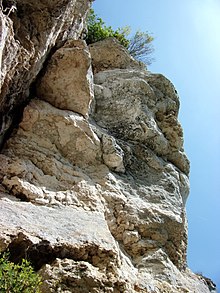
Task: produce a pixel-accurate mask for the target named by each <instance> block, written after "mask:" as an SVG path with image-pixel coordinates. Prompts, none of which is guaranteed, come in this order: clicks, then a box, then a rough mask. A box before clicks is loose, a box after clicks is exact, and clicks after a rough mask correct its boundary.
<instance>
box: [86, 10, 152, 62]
mask: <svg viewBox="0 0 220 293" xmlns="http://www.w3.org/2000/svg"><path fill="white" fill-rule="evenodd" d="M87 29H88V33H87V37H86V42H87V44H92V43H95V42H98V41H101V40H104V39H106V38H109V37H115V38H116V39H117V40H118V41H119V42H120V44H121V45H123V46H124V47H125V48H126V49H128V51H129V53H130V54H131V56H132V57H134V58H135V59H137V60H140V61H142V62H144V63H145V64H147V65H149V64H151V63H152V61H153V58H152V57H151V54H152V52H153V51H154V48H153V46H152V41H153V40H154V38H153V37H152V36H151V35H150V34H149V33H148V32H141V31H137V32H136V33H135V34H134V36H133V37H129V35H130V32H131V29H130V27H129V26H126V27H123V28H118V29H116V30H114V29H113V28H112V27H111V26H107V25H106V24H105V22H104V21H103V20H102V19H101V18H100V17H98V16H97V15H96V14H95V12H94V10H93V9H91V10H90V13H89V16H88V20H87Z"/></svg>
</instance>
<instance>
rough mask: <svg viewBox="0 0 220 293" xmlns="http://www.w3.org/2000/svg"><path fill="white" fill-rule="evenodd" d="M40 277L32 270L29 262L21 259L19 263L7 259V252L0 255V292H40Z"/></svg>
mask: <svg viewBox="0 0 220 293" xmlns="http://www.w3.org/2000/svg"><path fill="white" fill-rule="evenodd" d="M40 284H41V277H40V276H39V275H38V274H37V273H36V272H34V269H33V267H32V266H31V264H30V262H28V261H27V260H25V259H23V260H22V262H21V264H14V263H13V262H10V261H9V254H8V253H3V254H2V255H1V256H0V292H1V293H21V292H22V293H40V289H39V286H40Z"/></svg>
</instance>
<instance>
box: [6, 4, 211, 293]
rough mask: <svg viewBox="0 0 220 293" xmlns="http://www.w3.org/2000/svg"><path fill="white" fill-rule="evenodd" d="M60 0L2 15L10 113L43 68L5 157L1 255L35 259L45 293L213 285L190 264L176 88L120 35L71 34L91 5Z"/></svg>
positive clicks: (145, 292) (200, 292)
mask: <svg viewBox="0 0 220 293" xmlns="http://www.w3.org/2000/svg"><path fill="white" fill-rule="evenodd" d="M61 2H62V5H61ZM61 2H60V1H59V2H56V1H46V0H45V1H43V0H42V1H40V2H39V3H38V4H39V5H38V6H37V8H36V7H35V6H34V5H35V2H34V1H27V2H25V1H17V4H16V5H17V6H16V7H17V9H18V10H17V12H16V13H17V14H15V15H14V16H13V15H11V14H10V16H11V17H10V19H9V17H8V16H6V11H8V10H7V8H6V7H4V9H5V12H4V15H3V14H2V19H3V22H4V25H5V27H7V30H6V31H5V30H3V31H4V32H6V33H5V37H4V36H3V37H4V40H5V41H4V42H3V45H4V48H5V49H4V52H3V55H2V56H3V59H2V60H3V61H2V62H3V64H4V66H3V67H2V68H3V70H2V73H1V74H2V76H3V77H4V78H3V79H2V80H1V81H2V94H3V96H4V93H5V96H4V97H3V98H2V104H1V105H2V106H1V107H2V108H1V109H2V111H3V112H4V115H6V112H7V111H6V110H7V109H8V111H9V108H8V106H7V105H9V104H8V103H9V102H7V101H8V100H10V99H9V97H11V100H10V101H11V102H10V103H12V104H11V105H12V108H10V111H11V109H14V107H16V105H18V103H19V101H18V100H16V99H17V98H15V99H14V98H13V97H15V96H13V93H16V91H19V89H21V91H22V95H21V96H22V99H25V97H26V96H28V89H29V85H30V84H31V83H32V82H33V80H34V79H35V78H36V76H37V75H38V72H39V70H40V68H41V67H44V68H43V71H42V72H41V73H40V75H38V76H37V80H36V83H35V89H34V91H33V92H34V93H35V96H34V97H32V98H31V99H30V102H29V103H27V106H26V107H25V109H24V111H23V116H22V121H21V122H20V124H19V127H18V129H16V130H14V132H13V134H12V135H11V137H10V138H9V139H8V140H7V143H6V144H5V145H4V148H3V150H2V152H1V154H0V183H1V184H0V209H1V213H0V251H5V250H6V249H9V251H10V253H11V259H12V260H13V261H15V262H17V261H19V260H20V259H22V258H23V257H28V259H29V260H30V261H31V262H32V264H33V266H34V268H35V270H36V271H38V272H39V273H40V274H41V275H42V278H43V284H42V288H41V289H42V292H74V293H79V292H94V293H95V292H100V293H101V292H114V293H121V292H131V293H132V292H133V293H134V292H142V293H160V292H195V293H208V292H210V290H209V287H208V285H207V283H206V281H205V280H204V279H202V278H200V277H198V276H196V275H194V274H193V273H192V272H191V271H190V270H189V269H188V268H187V263H186V249H187V221H186V215H185V202H186V200H187V196H188V193H189V180H188V174H189V162H188V159H187V157H186V155H185V153H184V150H183V132H182V128H181V126H180V124H179V122H178V110H179V98H178V95H177V92H176V90H175V88H174V86H173V85H172V84H171V82H170V81H169V80H167V78H165V77H164V76H162V75H160V74H152V73H150V72H149V71H147V70H146V69H145V67H144V66H143V64H140V63H139V62H137V61H135V60H134V59H132V58H131V57H130V56H129V54H128V53H127V51H126V50H124V48H122V47H121V46H120V45H119V44H118V43H117V42H116V41H115V40H114V39H108V40H105V41H103V42H99V43H96V44H93V45H92V46H90V48H88V47H87V46H86V44H85V42H84V41H82V40H73V39H76V38H78V37H79V35H80V34H81V32H82V28H83V22H84V17H85V13H86V11H87V8H88V6H89V3H88V2H87V1H61ZM34 7H35V8H36V15H35V14H34V12H33V11H34ZM43 8H44V9H43ZM55 8H56V9H55ZM31 11H32V14H31ZM70 11H71V17H70ZM58 12H59V13H58ZM61 12H62V13H61ZM19 13H20V15H22V13H23V15H24V18H22V23H21V27H22V29H21V30H19V26H16V32H15V27H14V28H13V23H14V24H15V23H18V19H17V18H16V17H18V15H19ZM26 14H27V15H26ZM30 15H32V16H33V17H38V18H37V19H36V20H35V18H34V19H33V20H32V18H30ZM15 16H16V17H15ZM25 16H26V17H27V19H26V17H25ZM39 17H41V18H40V19H41V21H39ZM51 17H52V19H56V20H57V22H58V23H59V25H58V23H57V22H55V23H54V24H52V23H51ZM19 21H20V22H21V18H20V20H19ZM35 21H36V22H35ZM3 22H2V23H3ZM30 25H31V27H30ZM58 27H59V29H58V30H57V28H58ZM24 28H25V29H24ZM9 32H10V33H9ZM24 32H26V37H24V39H22V38H21V35H23V33H24ZM37 32H40V33H39V34H38V33H37ZM7 34H8V35H7ZM15 35H16V36H19V38H21V39H22V40H25V42H27V44H26V43H25V44H26V47H25V46H24V43H23V45H22V46H23V47H25V50H29V51H28V52H29V53H28V54H26V55H22V56H27V59H28V60H27V64H26V63H24V62H23V61H22V62H21V64H22V66H21V67H18V69H17V73H16V74H15V72H14V71H13V70H12V63H13V62H14V60H18V59H19V58H20V57H19V56H20V55H19V54H20V53H18V52H16V50H13V53H14V55H12V53H10V52H7V51H6V49H7V48H8V50H9V46H8V45H5V44H7V42H8V43H11V44H14V46H18V40H17V39H16V40H15ZM28 36H31V37H28ZM10 38H11V39H10ZM67 38H71V40H68V41H67V42H65V44H63V41H64V40H65V39H67ZM33 40H35V42H36V43H35V45H33V46H32V45H31V44H32V43H34V41H33ZM19 42H21V40H19ZM19 44H20V43H19ZM36 44H38V47H37V46H36ZM19 46H20V45H19ZM28 46H30V47H28ZM31 46H32V47H31ZM54 46H55V47H54ZM52 47H54V52H53V54H52V53H51V56H50V58H49V60H48V61H47V62H46V63H45V62H44V61H45V60H46V58H47V56H48V53H49V51H50V50H51V48H52ZM10 48H11V47H10ZM19 48H21V47H19ZM27 48H29V49H27ZM30 48H32V49H30ZM55 48H56V49H55ZM19 52H20V51H19ZM30 52H32V53H30ZM30 54H33V56H35V57H33V59H32V57H30ZM36 56H38V57H37V58H36ZM115 56H117V58H115ZM7 58H8V59H7ZM6 60H8V61H7V62H6ZM31 60H32V61H31ZM14 64H17V63H16V62H15V63H14ZM10 66H11V67H10ZM16 66H17V65H16ZM24 66H25V67H26V66H29V67H28V68H29V70H28V71H27V72H26V74H24V72H25V70H26V69H25V68H24ZM6 67H7V68H6ZM4 68H6V69H4ZM92 68H93V72H94V73H95V74H94V76H93V74H92ZM8 75H9V76H10V78H9V79H10V82H7V76H8ZM18 84H19V85H18ZM6 97H8V98H6ZM16 97H18V96H17V95H16ZM4 107H5V108H4ZM10 111H9V112H8V113H13V111H12V112H10ZM4 115H2V120H4V119H6V118H4V117H6V116H4ZM7 115H9V114H7ZM7 117H9V116H7ZM4 121H6V120H4ZM7 121H10V120H7ZM8 123H9V122H8ZM6 124H7V123H6ZM3 128H4V127H3ZM6 128H7V127H6ZM6 128H4V131H5V130H6Z"/></svg>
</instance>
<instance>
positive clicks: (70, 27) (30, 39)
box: [0, 0, 90, 144]
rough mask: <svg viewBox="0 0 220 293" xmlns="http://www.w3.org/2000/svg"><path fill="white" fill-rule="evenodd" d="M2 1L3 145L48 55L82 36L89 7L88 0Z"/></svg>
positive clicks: (0, 113) (0, 107)
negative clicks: (68, 41)
mask: <svg viewBox="0 0 220 293" xmlns="http://www.w3.org/2000/svg"><path fill="white" fill-rule="evenodd" d="M1 2H2V4H1V7H0V66H1V78H0V144H1V142H2V141H3V139H4V135H5V133H6V132H7V130H8V129H9V128H10V126H11V124H12V122H13V120H14V118H15V117H16V116H17V115H19V111H20V110H21V109H22V105H23V104H24V103H25V102H26V100H27V98H28V97H29V89H30V85H31V84H32V83H33V81H34V80H35V78H36V76H37V75H38V73H39V71H40V70H41V69H42V67H43V64H44V63H45V60H46V59H47V58H48V55H49V54H50V53H51V52H52V51H54V50H56V49H57V48H59V47H60V46H62V45H63V43H64V42H65V41H66V40H67V39H78V38H79V37H80V36H81V34H82V32H83V30H84V27H85V18H86V14H87V12H88V9H89V7H90V1H88V0H59V1H58V0H45V1H43V0H41V1H35V0H27V1H26V0H16V1H9V0H3V1H1ZM23 107H24V105H23Z"/></svg>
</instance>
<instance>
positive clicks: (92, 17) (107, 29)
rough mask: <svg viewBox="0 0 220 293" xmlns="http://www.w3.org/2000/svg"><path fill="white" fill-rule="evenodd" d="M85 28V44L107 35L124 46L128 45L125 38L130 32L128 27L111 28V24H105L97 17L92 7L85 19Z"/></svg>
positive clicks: (104, 37) (99, 39)
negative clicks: (86, 31)
mask: <svg viewBox="0 0 220 293" xmlns="http://www.w3.org/2000/svg"><path fill="white" fill-rule="evenodd" d="M87 29H88V34H87V37H86V42H87V44H92V43H95V42H98V41H101V40H104V39H106V38H109V37H115V38H116V39H117V40H118V41H119V42H120V43H121V45H123V46H124V47H125V48H127V47H128V45H129V40H128V39H127V38H126V36H127V35H128V34H129V33H130V29H129V27H125V28H118V29H117V30H113V29H112V27H111V26H106V25H105V23H104V21H103V20H102V19H101V18H99V17H97V15H96V14H95V12H94V10H93V9H90V13H89V16H88V19H87Z"/></svg>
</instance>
